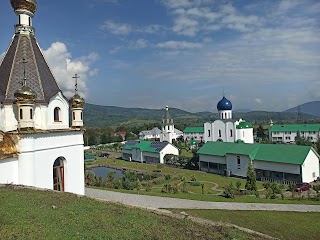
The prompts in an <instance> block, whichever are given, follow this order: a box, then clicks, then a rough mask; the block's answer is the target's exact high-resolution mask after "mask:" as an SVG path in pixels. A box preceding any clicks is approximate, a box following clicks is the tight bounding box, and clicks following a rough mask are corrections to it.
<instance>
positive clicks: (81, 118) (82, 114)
mask: <svg viewBox="0 0 320 240" xmlns="http://www.w3.org/2000/svg"><path fill="white" fill-rule="evenodd" d="M80 116H81V121H82V120H83V113H82V112H81V114H80Z"/></svg>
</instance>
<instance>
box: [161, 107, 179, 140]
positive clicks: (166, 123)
mask: <svg viewBox="0 0 320 240" xmlns="http://www.w3.org/2000/svg"><path fill="white" fill-rule="evenodd" d="M181 136H183V132H181V131H180V130H178V129H175V128H174V123H173V118H172V117H171V115H170V113H169V107H168V106H166V110H165V114H164V116H163V119H162V124H161V133H160V142H169V143H172V140H176V139H177V138H178V137H181Z"/></svg>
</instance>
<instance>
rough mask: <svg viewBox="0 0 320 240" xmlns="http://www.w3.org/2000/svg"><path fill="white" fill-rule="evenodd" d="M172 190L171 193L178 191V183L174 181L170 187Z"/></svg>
mask: <svg viewBox="0 0 320 240" xmlns="http://www.w3.org/2000/svg"><path fill="white" fill-rule="evenodd" d="M172 191H173V193H178V192H179V186H178V183H175V184H174V185H173V187H172Z"/></svg>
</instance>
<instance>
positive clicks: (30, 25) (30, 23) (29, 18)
mask: <svg viewBox="0 0 320 240" xmlns="http://www.w3.org/2000/svg"><path fill="white" fill-rule="evenodd" d="M29 26H31V18H30V17H29Z"/></svg>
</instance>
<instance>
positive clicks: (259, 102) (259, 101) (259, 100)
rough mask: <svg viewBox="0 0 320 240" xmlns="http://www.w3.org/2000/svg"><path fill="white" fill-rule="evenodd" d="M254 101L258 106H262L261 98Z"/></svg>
mask: <svg viewBox="0 0 320 240" xmlns="http://www.w3.org/2000/svg"><path fill="white" fill-rule="evenodd" d="M254 101H255V102H256V103H257V104H262V100H261V99H260V98H256V99H255V100H254Z"/></svg>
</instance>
